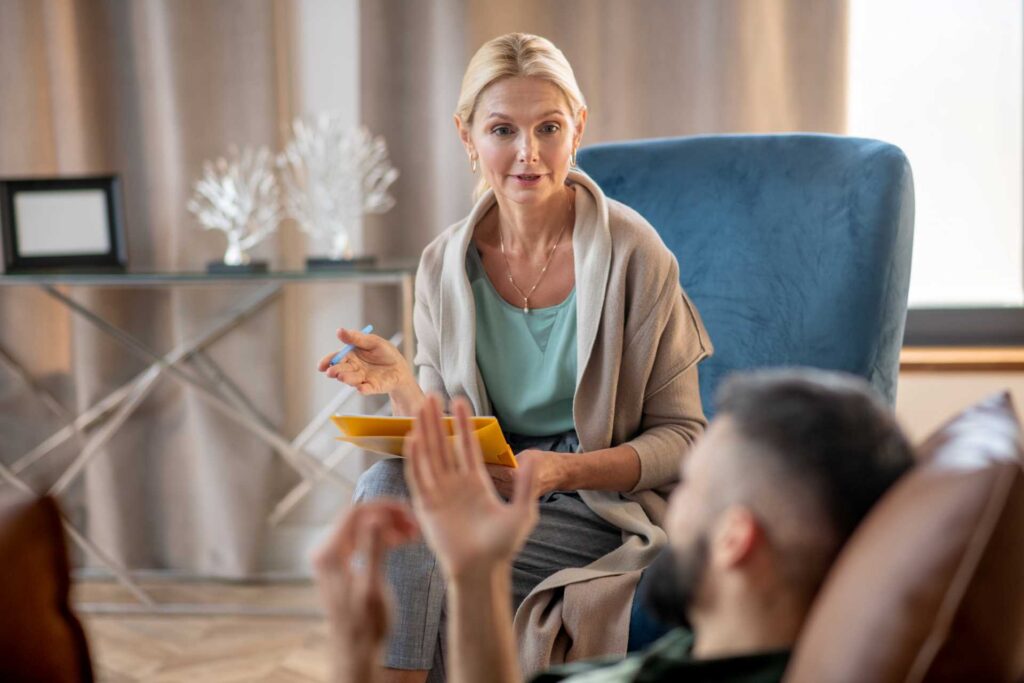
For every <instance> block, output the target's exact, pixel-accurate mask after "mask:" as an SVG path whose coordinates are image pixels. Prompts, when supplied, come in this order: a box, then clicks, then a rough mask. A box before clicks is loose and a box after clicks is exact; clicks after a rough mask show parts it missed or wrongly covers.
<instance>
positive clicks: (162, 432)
mask: <svg viewBox="0 0 1024 683" xmlns="http://www.w3.org/2000/svg"><path fill="white" fill-rule="evenodd" d="M276 35H277V33H276V31H275V7H274V6H273V4H272V3H271V2H270V1H269V0H263V1H258V0H257V1H252V0H228V1H223V2H204V1H202V0H192V1H181V0H173V1H165V2H132V1H129V0H120V1H116V0H108V1H101V0H95V1H85V0H79V1H72V0H63V1H62V0H45V1H42V2H40V1H38V0H2V1H0V92H2V93H3V97H0V176H7V177H11V176H15V177H17V176H25V175H50V176H52V175H74V174H92V173H105V172H114V171H116V172H118V173H119V174H120V175H121V176H122V178H123V181H124V188H123V189H124V205H125V207H124V208H125V223H126V231H127V233H128V249H129V262H130V264H131V267H132V269H133V270H201V269H202V268H203V267H204V266H205V263H206V261H208V260H211V259H213V258H216V257H217V256H218V255H219V253H220V252H221V251H222V249H223V247H222V242H223V239H222V237H221V236H220V235H217V234H212V233H204V232H203V231H201V230H200V229H199V228H197V227H196V225H195V221H194V220H193V218H192V217H191V216H190V215H189V214H188V213H187V212H186V210H185V204H186V201H187V199H188V196H189V194H190V192H191V189H190V184H191V182H192V181H193V180H194V179H195V178H196V177H197V175H198V173H199V171H200V167H201V164H202V162H203V160H204V159H208V158H212V157H214V156H218V155H220V154H222V153H223V152H224V150H225V149H226V148H227V146H228V145H230V144H237V145H239V146H243V145H264V144H265V145H269V146H270V147H271V148H275V147H276V146H277V143H278V135H279V133H280V131H281V130H282V126H281V125H280V124H281V122H282V121H283V120H285V115H286V114H287V112H282V111H279V109H280V104H279V98H278V87H277V85H276V83H277V82H278V79H279V69H278V58H279V55H278V52H279V50H280V46H279V45H278V44H277V38H276ZM278 248H279V245H278V244H277V243H275V242H273V241H272V242H271V243H270V244H268V245H266V246H265V247H264V252H263V254H262V255H263V256H265V257H270V258H271V260H272V262H273V261H275V260H276V254H277V250H278ZM243 291H244V290H241V289H239V288H221V289H217V290H209V289H202V290H199V289H188V290H179V291H176V292H175V293H173V294H168V293H166V292H154V291H144V292H131V293H127V292H123V291H97V290H91V291H87V292H86V291H77V292H74V295H75V296H76V297H78V298H79V299H80V300H82V301H83V302H85V303H86V304H87V305H89V306H91V307H93V308H95V309H96V310H98V311H102V313H103V315H104V316H106V317H107V318H108V319H110V320H111V321H113V322H114V323H115V324H117V325H120V326H123V327H124V328H125V329H127V330H129V331H130V332H132V333H133V334H136V335H138V336H139V338H140V339H141V340H142V341H143V342H144V343H146V344H148V345H150V346H151V347H153V348H154V349H157V350H159V351H160V352H166V351H167V350H169V349H170V348H171V347H172V346H173V345H174V344H176V343H178V342H180V341H182V340H185V339H188V338H190V337H192V336H193V335H195V334H196V332H197V331H198V329H201V328H202V327H203V326H205V325H206V324H208V322H209V320H208V316H209V315H211V314H212V313H214V312H215V311H217V310H219V309H223V308H225V307H226V306H228V305H230V304H231V303H232V301H234V300H235V299H238V298H240V297H241V296H242V294H241V292H243ZM0 296H2V298H0V320H2V321H3V323H4V324H3V327H2V329H0V342H2V344H3V346H4V347H5V348H7V349H9V350H10V351H11V353H12V355H14V356H15V357H16V358H17V360H18V361H19V362H21V363H22V364H24V365H25V366H26V367H28V368H29V369H30V370H32V371H33V374H34V375H36V376H38V377H41V378H43V381H44V382H48V383H49V384H48V385H52V386H53V387H54V388H55V391H57V392H58V393H59V394H60V396H61V397H62V398H63V399H66V403H65V405H67V406H69V407H71V408H75V409H77V410H81V409H83V408H84V407H86V406H88V405H91V404H92V403H94V402H95V401H96V400H97V399H98V398H100V397H102V396H103V395H105V394H106V393H108V392H109V391H110V390H112V389H113V388H115V387H116V386H118V385H119V384H121V383H122V382H124V381H126V380H127V379H129V378H130V377H131V376H133V375H134V374H136V373H138V372H139V371H140V370H141V369H142V368H144V367H145V366H146V364H147V363H145V362H144V361H142V360H140V359H138V358H136V357H134V356H132V355H131V354H130V353H127V352H126V351H125V350H124V349H123V348H122V347H119V346H117V345H115V344H113V343H112V342H110V341H109V340H107V339H106V338H104V337H101V336H99V335H97V334H96V333H95V332H94V331H93V329H92V328H91V327H89V326H88V324H85V323H82V322H81V321H79V320H75V319H73V318H70V317H69V316H68V315H67V314H66V313H65V312H64V311H63V310H61V309H60V308H58V307H56V306H55V305H53V304H52V303H50V302H48V301H47V300H45V298H44V297H43V296H42V295H39V294H35V293H31V292H29V291H27V290H21V291H17V292H11V291H0ZM280 315H281V311H280V307H279V306H277V305H274V306H272V307H271V308H269V309H268V310H267V311H266V312H264V313H263V314H261V315H260V316H258V317H257V318H255V319H254V320H252V321H250V322H248V323H247V324H246V327H245V328H244V331H242V332H241V333H239V334H235V335H232V336H229V337H227V338H225V339H224V340H222V341H220V342H218V343H216V344H215V345H213V346H212V347H211V348H210V349H209V354H210V357H211V358H213V359H214V360H215V361H216V362H217V363H218V364H219V365H220V366H221V367H222V368H223V369H224V370H225V372H226V373H227V374H228V375H229V376H231V377H232V378H234V379H235V380H236V381H237V382H238V383H239V384H240V385H241V386H242V388H243V389H244V390H245V391H246V392H247V393H249V394H250V395H251V396H252V397H254V400H255V403H256V406H255V407H256V410H257V411H258V412H259V413H261V414H262V415H263V416H264V417H265V418H266V419H267V420H268V421H269V422H270V423H272V424H279V423H280V422H281V420H282V414H283V407H282V405H283V400H282V398H283V397H281V396H280V395H279V394H278V392H277V391H276V390H275V388H276V387H280V386H282V383H283V377H282V374H283V373H282V369H281V368H282V365H281V360H280V359H281V347H280V323H279V319H280ZM256 335H258V337H259V339H260V341H259V343H258V344H254V343H250V342H251V340H252V339H253V338H255V336H256ZM72 380H74V381H72ZM0 382H2V385H0V386H2V387H3V388H2V390H0V400H3V401H4V405H3V408H4V412H5V413H7V409H8V408H10V409H11V410H12V411H14V414H18V412H19V411H27V412H29V413H30V414H31V417H33V418H35V420H34V422H32V423H31V425H28V424H27V423H25V422H20V423H19V424H17V425H15V424H4V425H3V428H4V436H5V438H4V445H3V446H2V448H3V452H2V456H3V457H4V458H5V460H7V461H9V459H10V458H12V457H16V456H17V455H19V454H20V453H22V452H24V451H25V450H27V447H30V446H32V445H34V444H35V443H38V441H39V440H40V438H41V436H44V435H45V433H47V432H48V431H52V430H53V429H54V428H56V427H57V426H59V424H60V420H57V419H54V418H47V417H45V414H44V413H42V411H40V409H39V408H38V407H37V406H35V407H28V406H30V405H31V402H30V401H29V400H28V399H27V393H26V392H25V390H24V387H23V386H22V385H21V384H20V383H19V382H17V381H15V380H14V379H12V376H11V375H10V374H9V373H5V374H3V376H2V379H0ZM22 406H26V407H24V408H23V407H22ZM8 434H10V435H12V439H11V441H13V442H15V443H9V442H8V439H7V436H8ZM73 450H74V448H71V446H70V445H69V446H68V447H66V448H64V449H63V450H62V451H60V452H58V453H55V454H54V455H53V456H51V457H50V458H48V459H47V460H46V461H43V462H42V463H40V465H39V466H38V467H36V468H34V469H33V470H32V471H31V473H30V476H31V479H32V480H33V481H34V482H35V483H36V485H37V486H42V485H45V484H46V483H48V482H51V481H52V477H53V473H54V470H55V468H54V465H55V464H56V463H57V462H59V461H63V462H66V461H67V458H68V457H70V455H71V454H72V452H73ZM280 470H281V465H280V463H279V462H278V461H277V460H276V456H273V454H272V453H271V451H270V450H269V448H267V447H266V446H265V445H263V444H262V443H261V442H259V441H257V440H255V439H254V438H252V437H250V436H248V435H247V434H246V433H245V432H244V431H242V430H241V429H239V428H238V427H237V426H235V425H234V424H232V423H230V422H227V421H225V420H224V419H223V418H221V417H220V416H219V415H217V414H216V413H213V412H211V411H210V410H209V409H208V408H207V407H206V406H205V404H203V403H202V402H201V401H199V400H198V398H197V397H196V396H195V394H194V392H192V391H190V390H187V389H183V388H182V387H181V385H179V384H176V383H174V382H172V381H171V380H169V379H166V378H165V379H162V380H160V383H159V385H158V387H157V389H156V391H154V393H153V394H151V395H150V397H149V398H147V399H146V401H145V402H144V403H143V404H142V405H141V406H140V408H139V410H138V412H137V414H136V416H135V417H134V418H133V419H132V420H131V421H130V422H129V423H128V424H127V425H126V426H125V428H124V429H123V430H122V431H121V432H120V433H119V434H118V435H117V436H116V437H115V438H114V440H112V441H111V442H110V444H109V445H108V446H107V447H106V448H105V451H104V453H103V454H102V455H101V457H99V458H97V459H96V460H95V462H94V464H93V465H92V466H90V467H89V468H88V470H87V471H86V472H85V476H84V477H83V481H84V487H80V488H79V491H78V493H79V496H78V497H76V496H72V497H70V498H69V501H66V503H68V504H69V505H71V507H72V509H73V512H75V513H76V514H75V516H76V518H77V519H79V520H81V522H82V523H83V524H84V525H85V526H86V527H87V528H88V530H89V532H90V535H91V536H92V537H93V538H94V540H95V541H96V542H97V543H98V544H99V545H100V546H101V547H103V548H104V549H106V550H107V551H108V552H110V553H112V554H114V555H115V556H117V557H119V558H121V559H122V560H123V561H125V562H127V563H128V564H129V565H131V566H134V567H147V568H168V567H169V568H188V569H192V570H199V571H201V572H204V573H210V574H214V575H224V576H243V575H246V574H248V573H250V572H252V571H254V570H255V569H256V567H257V562H258V559H259V552H260V548H261V545H260V544H261V540H262V539H263V537H264V531H265V528H266V514H267V512H268V510H269V505H270V504H271V502H272V500H273V498H274V496H275V494H277V495H279V494H280V493H281V489H282V487H283V486H286V485H287V484H288V483H289V481H290V480H291V477H290V475H285V476H282V474H281V471H280ZM83 494H84V497H82V496H83ZM76 502H84V503H86V504H85V505H83V506H81V507H79V506H77V505H75V503H76Z"/></svg>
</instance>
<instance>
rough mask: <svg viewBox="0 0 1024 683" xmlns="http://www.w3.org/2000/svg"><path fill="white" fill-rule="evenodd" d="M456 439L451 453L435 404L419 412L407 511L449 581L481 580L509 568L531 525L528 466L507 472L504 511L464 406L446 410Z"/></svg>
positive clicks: (458, 402)
mask: <svg viewBox="0 0 1024 683" xmlns="http://www.w3.org/2000/svg"><path fill="white" fill-rule="evenodd" d="M452 409H453V413H454V415H455V424H456V438H455V446H454V448H453V447H452V445H451V443H450V442H449V440H448V438H447V437H446V434H445V430H444V426H443V424H442V422H441V410H440V408H439V406H438V400H437V398H436V397H434V396H430V397H428V398H427V399H426V400H425V401H424V402H423V405H422V406H421V407H420V409H419V412H418V414H417V419H416V423H415V426H414V427H413V431H412V433H411V434H410V435H409V436H408V437H407V438H406V445H405V456H406V464H405V470H406V475H405V478H406V482H407V483H408V484H409V488H410V491H411V494H412V502H413V510H414V512H415V513H416V518H417V521H418V522H419V525H420V529H421V531H422V532H423V536H424V538H425V539H426V541H427V543H428V545H430V547H431V549H432V550H433V551H434V553H435V554H436V555H437V558H438V561H439V562H440V563H441V566H442V567H444V569H445V571H446V572H447V573H448V576H449V577H450V578H456V577H459V576H465V575H467V574H477V573H486V572H489V571H491V570H493V569H495V568H496V567H497V566H499V565H500V564H501V563H503V562H508V561H511V560H512V558H513V557H515V555H516V554H517V553H518V552H519V550H520V549H521V548H522V546H523V543H525V542H526V537H527V536H529V534H530V531H532V530H533V527H534V526H535V525H536V523H537V515H538V512H537V500H536V498H535V497H534V496H533V489H534V483H533V471H534V468H533V463H527V464H526V465H525V466H523V467H519V468H517V469H515V470H513V471H514V472H515V473H516V476H515V479H516V484H515V491H514V493H513V495H512V499H511V502H510V503H505V502H504V501H502V500H501V498H499V497H498V493H497V491H495V489H494V484H493V483H492V482H491V478H490V476H489V475H488V474H487V470H486V469H485V468H484V462H483V457H482V455H481V454H480V444H479V443H478V442H477V440H476V437H475V436H474V435H473V428H472V426H471V425H470V421H469V418H470V410H469V404H468V403H466V401H465V400H463V399H461V398H457V399H455V401H453V403H452Z"/></svg>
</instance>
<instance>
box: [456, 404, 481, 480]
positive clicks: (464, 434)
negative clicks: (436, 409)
mask: <svg viewBox="0 0 1024 683" xmlns="http://www.w3.org/2000/svg"><path fill="white" fill-rule="evenodd" d="M452 412H453V413H454V414H455V433H456V443H457V444H458V448H456V466H457V467H458V469H459V470H460V471H462V472H474V473H475V472H478V470H480V469H482V468H483V454H482V453H481V452H480V443H479V442H478V441H477V439H476V435H475V434H474V433H473V424H472V422H471V420H470V417H471V413H470V409H469V402H468V401H466V399H464V398H462V397H461V396H459V397H458V398H456V399H455V400H454V401H453V402H452Z"/></svg>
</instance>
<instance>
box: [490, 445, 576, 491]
mask: <svg viewBox="0 0 1024 683" xmlns="http://www.w3.org/2000/svg"><path fill="white" fill-rule="evenodd" d="M566 457H567V456H566V454H565V453H558V452H556V451H535V450H526V451H523V452H521V453H519V454H518V455H516V460H517V461H519V466H520V467H522V466H523V465H524V464H526V462H527V461H528V460H529V461H533V470H534V478H533V481H534V486H533V497H534V498H539V497H541V496H543V495H544V494H545V493H551V492H552V491H557V490H560V489H565V488H566V482H565V473H566V467H565V458H566ZM487 473H488V474H489V475H491V480H492V481H493V482H494V488H496V489H498V493H500V494H501V496H502V498H505V499H506V500H511V498H512V491H513V490H514V489H515V470H514V469H512V468H511V467H505V466H504V465H487Z"/></svg>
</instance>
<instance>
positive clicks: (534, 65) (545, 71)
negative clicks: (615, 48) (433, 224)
mask: <svg viewBox="0 0 1024 683" xmlns="http://www.w3.org/2000/svg"><path fill="white" fill-rule="evenodd" d="M515 76H526V77H536V78H542V79H544V80H546V81H549V82H551V83H553V84H554V85H555V86H557V87H558V89H559V90H561V91H562V94H563V95H565V99H566V100H567V101H568V102H569V109H570V111H571V113H572V118H573V121H574V122H575V123H576V124H577V125H578V124H579V117H580V113H581V112H582V111H583V110H584V109H586V107H587V103H586V101H585V100H584V99H583V93H582V92H580V86H579V85H578V84H577V83H576V75H575V74H574V73H573V71H572V66H570V65H569V60H568V59H566V58H565V55H564V54H562V51H561V50H559V49H558V48H557V47H555V45H554V43H552V42H551V41H550V40H548V39H547V38H542V37H540V36H535V35H531V34H529V33H506V34H505V35H503V36H498V37H497V38H493V39H491V40H489V41H487V42H486V43H484V44H483V45H482V46H481V47H480V49H479V50H477V51H476V54H475V55H473V58H472V59H471V60H469V66H467V67H466V74H465V75H464V76H463V77H462V90H461V91H460V92H459V102H458V105H457V106H456V108H455V115H456V116H458V117H459V119H460V120H461V121H462V125H464V126H470V125H472V123H473V115H474V114H475V113H476V107H477V104H478V103H479V101H480V96H481V94H483V92H484V90H486V89H487V87H488V86H489V85H491V84H492V83H494V82H495V81H498V80H500V79H502V78H510V77H515ZM486 191H487V181H486V180H484V179H483V178H481V179H480V182H479V183H477V186H476V190H475V191H474V192H473V198H474V199H479V197H480V195H482V194H483V193H484V192H486Z"/></svg>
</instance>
